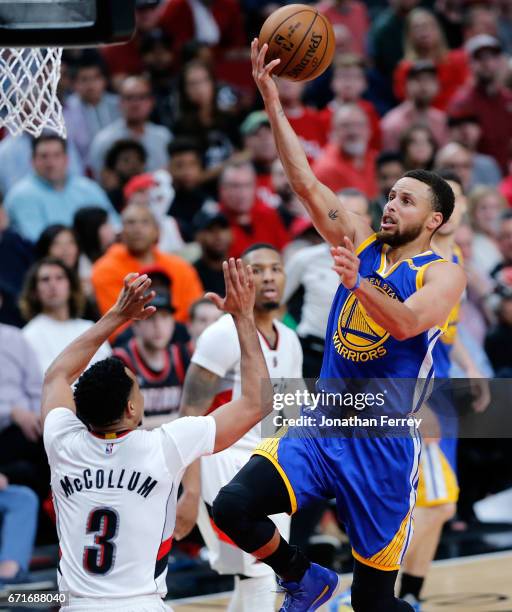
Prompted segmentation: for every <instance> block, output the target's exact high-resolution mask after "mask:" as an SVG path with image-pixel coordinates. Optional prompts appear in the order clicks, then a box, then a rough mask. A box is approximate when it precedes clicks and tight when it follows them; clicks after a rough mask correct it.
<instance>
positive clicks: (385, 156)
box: [375, 151, 404, 170]
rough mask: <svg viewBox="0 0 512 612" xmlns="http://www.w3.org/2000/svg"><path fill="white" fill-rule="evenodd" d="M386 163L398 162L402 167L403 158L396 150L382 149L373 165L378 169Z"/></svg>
mask: <svg viewBox="0 0 512 612" xmlns="http://www.w3.org/2000/svg"><path fill="white" fill-rule="evenodd" d="M386 164H400V165H401V166H402V167H403V165H404V158H403V156H402V154H401V153H399V152H398V151H382V153H379V155H378V157H377V159H376V160H375V166H376V168H377V170H379V169H380V168H382V166H385V165H386Z"/></svg>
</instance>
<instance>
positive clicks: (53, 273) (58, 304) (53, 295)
mask: <svg viewBox="0 0 512 612" xmlns="http://www.w3.org/2000/svg"><path fill="white" fill-rule="evenodd" d="M36 292H37V297H38V298H39V301H40V302H41V305H42V307H43V310H44V311H48V310H50V311H51V310H54V309H56V308H62V306H64V305H65V304H66V303H67V302H68V300H69V294H70V286H69V280H68V277H67V275H66V273H65V272H64V270H63V269H62V268H61V267H60V266H56V265H53V264H49V265H44V266H41V267H40V268H39V272H38V273H37V284H36Z"/></svg>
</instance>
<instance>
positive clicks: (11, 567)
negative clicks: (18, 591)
mask: <svg viewBox="0 0 512 612" xmlns="http://www.w3.org/2000/svg"><path fill="white" fill-rule="evenodd" d="M38 506H39V503H38V501H37V497H36V495H35V494H34V493H33V492H32V491H31V490H30V489H28V488H27V487H20V486H16V485H10V484H9V480H8V478H7V477H6V476H5V474H1V473H0V590H4V587H10V586H12V587H14V588H16V587H15V585H19V584H21V583H24V582H25V583H26V582H30V581H31V580H30V576H29V573H28V567H29V563H30V559H31V557H32V551H33V548H34V542H35V539H36V528H37V511H38Z"/></svg>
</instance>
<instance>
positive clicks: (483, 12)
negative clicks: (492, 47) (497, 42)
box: [464, 2, 498, 40]
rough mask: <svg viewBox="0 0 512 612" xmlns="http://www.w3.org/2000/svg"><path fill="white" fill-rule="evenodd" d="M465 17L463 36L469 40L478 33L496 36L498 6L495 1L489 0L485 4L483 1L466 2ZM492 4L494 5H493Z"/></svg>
mask: <svg viewBox="0 0 512 612" xmlns="http://www.w3.org/2000/svg"><path fill="white" fill-rule="evenodd" d="M467 4H468V5H469V6H468V7H467V12H466V19H465V24H464V38H465V39H466V40H469V39H470V38H473V37H475V36H478V35H480V34H487V35H489V36H494V37H495V38H497V37H498V11H497V10H496V9H497V8H498V7H497V6H496V4H498V3H497V2H490V3H488V6H486V5H485V4H484V3H483V2H475V3H469V2H468V3H467ZM493 5H494V6H493Z"/></svg>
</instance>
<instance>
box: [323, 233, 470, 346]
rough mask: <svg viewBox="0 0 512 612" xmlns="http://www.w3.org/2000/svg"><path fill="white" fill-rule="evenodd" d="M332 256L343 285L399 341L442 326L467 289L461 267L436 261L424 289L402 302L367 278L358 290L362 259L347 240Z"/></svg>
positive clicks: (362, 281) (424, 280) (334, 267)
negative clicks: (352, 292)
mask: <svg viewBox="0 0 512 612" xmlns="http://www.w3.org/2000/svg"><path fill="white" fill-rule="evenodd" d="M331 253H332V256H333V258H334V266H333V269H334V270H335V271H336V272H337V273H338V274H339V276H340V281H341V283H342V284H343V285H344V286H345V287H346V288H347V289H350V290H352V291H354V293H355V295H357V298H358V300H359V302H360V303H361V305H362V306H363V307H364V309H365V310H366V312H367V313H368V314H369V315H370V317H371V318H372V319H373V320H374V321H375V322H376V323H377V324H378V325H380V326H381V327H383V328H384V329H385V330H386V331H387V332H389V333H390V334H391V335H392V336H393V337H394V338H396V339H397V340H407V339H408V338H413V337H414V336H417V335H418V334H421V333H422V332H424V331H426V330H428V329H430V328H431V327H436V326H439V327H442V326H443V325H444V324H445V322H446V320H447V319H448V315H449V314H450V311H451V309H452V308H453V307H454V306H455V304H456V303H457V302H458V301H459V300H460V298H461V296H462V292H463V291H464V288H465V286H466V275H465V274H464V272H463V270H462V269H461V267H460V266H458V265H457V264H454V263H452V262H448V261H440V262H436V263H433V264H431V265H430V266H429V267H428V268H427V269H426V271H425V274H424V278H423V286H422V287H421V288H420V289H418V291H416V292H415V293H413V294H412V295H411V296H410V297H409V298H407V299H406V300H405V302H403V303H402V302H400V301H399V300H395V299H393V298H391V297H390V296H388V295H386V294H385V293H383V292H382V291H379V290H378V289H377V288H376V287H375V286H374V285H372V284H371V283H370V282H369V281H368V280H366V279H359V280H360V284H359V286H358V287H357V288H355V286H356V284H357V281H358V273H359V257H358V256H357V255H356V254H355V248H354V245H353V244H352V242H351V241H350V240H349V239H348V238H345V246H343V247H335V248H332V249H331Z"/></svg>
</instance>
